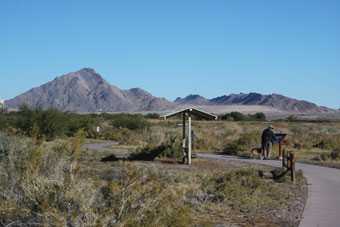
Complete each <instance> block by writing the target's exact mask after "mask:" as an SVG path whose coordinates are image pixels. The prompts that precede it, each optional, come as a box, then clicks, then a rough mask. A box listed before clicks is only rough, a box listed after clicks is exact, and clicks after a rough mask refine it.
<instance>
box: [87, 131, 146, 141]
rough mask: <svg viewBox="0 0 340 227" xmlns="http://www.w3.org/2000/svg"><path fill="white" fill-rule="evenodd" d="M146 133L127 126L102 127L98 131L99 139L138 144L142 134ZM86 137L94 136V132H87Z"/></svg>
mask: <svg viewBox="0 0 340 227" xmlns="http://www.w3.org/2000/svg"><path fill="white" fill-rule="evenodd" d="M145 134H147V130H144V131H134V130H130V129H127V128H108V127H105V128H102V130H101V131H100V132H99V135H98V136H99V139H102V140H113V141H117V142H119V143H120V144H128V145H140V144H141V143H142V137H143V135H145ZM87 137H88V138H96V136H95V132H92V133H88V134H87Z"/></svg>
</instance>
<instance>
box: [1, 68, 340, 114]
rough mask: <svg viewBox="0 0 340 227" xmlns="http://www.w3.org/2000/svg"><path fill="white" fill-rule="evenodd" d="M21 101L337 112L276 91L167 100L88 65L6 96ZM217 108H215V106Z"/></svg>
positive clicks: (130, 108)
mask: <svg viewBox="0 0 340 227" xmlns="http://www.w3.org/2000/svg"><path fill="white" fill-rule="evenodd" d="M22 104H27V105H29V106H32V107H37V106H42V107H43V108H45V109H46V108H49V107H56V108H58V109H60V110H63V111H65V110H70V111H77V112H79V113H84V112H98V111H99V110H101V111H103V112H142V111H152V112H161V111H172V110H174V109H179V108H183V106H188V105H192V106H207V107H211V106H219V107H223V106H224V107H227V106H232V105H234V106H236V105H238V106H249V108H250V106H258V107H270V109H273V110H275V111H286V112H296V113H337V114H338V113H339V111H338V110H335V109H329V108H327V107H320V106H317V105H315V104H314V103H310V102H307V101H301V100H296V99H292V98H289V97H285V96H282V95H278V94H271V95H261V94H258V93H249V94H244V93H240V94H231V95H224V96H220V97H216V98H213V99H206V98H204V97H202V96H200V95H189V96H187V97H185V98H180V97H179V98H177V99H176V100H175V101H174V102H169V101H168V100H166V99H164V98H157V97H154V96H152V95H151V94H150V93H148V92H147V91H144V90H142V89H140V88H132V89H129V90H121V89H119V88H118V87H116V86H113V85H111V84H109V83H108V82H107V81H105V80H104V79H103V78H102V77H101V75H99V74H98V73H96V72H95V71H94V70H93V69H91V68H84V69H81V70H79V71H77V72H71V73H68V74H66V75H63V76H60V77H57V78H55V79H54V80H53V81H51V82H48V83H46V84H43V85H41V86H40V87H36V88H33V89H31V90H29V91H27V92H25V93H23V94H21V95H19V96H17V97H15V98H13V99H10V100H7V101H6V102H5V105H6V107H7V108H18V106H20V105H22ZM215 109H216V108H215Z"/></svg>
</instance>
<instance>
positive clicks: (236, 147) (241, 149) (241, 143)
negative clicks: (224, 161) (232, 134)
mask: <svg viewBox="0 0 340 227" xmlns="http://www.w3.org/2000/svg"><path fill="white" fill-rule="evenodd" d="M260 135H261V134H260V132H256V131H252V132H247V133H243V134H241V135H240V136H239V138H238V139H237V140H235V141H232V142H230V143H228V144H227V145H226V146H225V147H224V149H223V151H222V153H223V154H226V155H237V156H244V155H246V156H248V153H249V151H250V149H251V148H253V147H258V146H260V145H261V136H260Z"/></svg>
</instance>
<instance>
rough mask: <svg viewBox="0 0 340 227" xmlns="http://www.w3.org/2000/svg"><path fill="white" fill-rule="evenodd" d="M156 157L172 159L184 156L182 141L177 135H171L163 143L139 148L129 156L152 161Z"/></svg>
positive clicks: (133, 158) (134, 158)
mask: <svg viewBox="0 0 340 227" xmlns="http://www.w3.org/2000/svg"><path fill="white" fill-rule="evenodd" d="M156 157H166V158H172V159H179V158H182V150H181V146H180V142H179V141H178V140H177V139H176V136H169V135H168V139H167V140H166V141H164V142H163V143H162V144H161V145H158V146H157V145H156V146H155V145H147V146H145V147H142V148H138V149H137V150H136V152H134V153H132V154H131V155H130V156H129V158H130V159H132V160H147V161H152V160H154V159H155V158H156Z"/></svg>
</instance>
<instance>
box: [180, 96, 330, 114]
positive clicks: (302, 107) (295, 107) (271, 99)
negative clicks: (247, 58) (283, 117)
mask: <svg viewBox="0 0 340 227" xmlns="http://www.w3.org/2000/svg"><path fill="white" fill-rule="evenodd" d="M174 102H175V103H178V104H182V105H183V104H186V105H190V104H192V105H259V106H270V107H273V108H276V109H280V110H284V111H289V112H308V113H328V112H334V111H336V110H333V109H330V108H327V107H323V106H317V105H316V104H314V103H311V102H307V101H303V100H296V99H292V98H289V97H286V96H283V95H278V94H271V95H261V94H259V93H254V92H252V93H249V94H244V93H240V94H231V95H223V96H220V97H216V98H213V99H206V98H204V97H202V96H200V95H192V94H191V95H188V96H187V97H185V98H180V97H178V98H177V99H176V100H175V101H174Z"/></svg>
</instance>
